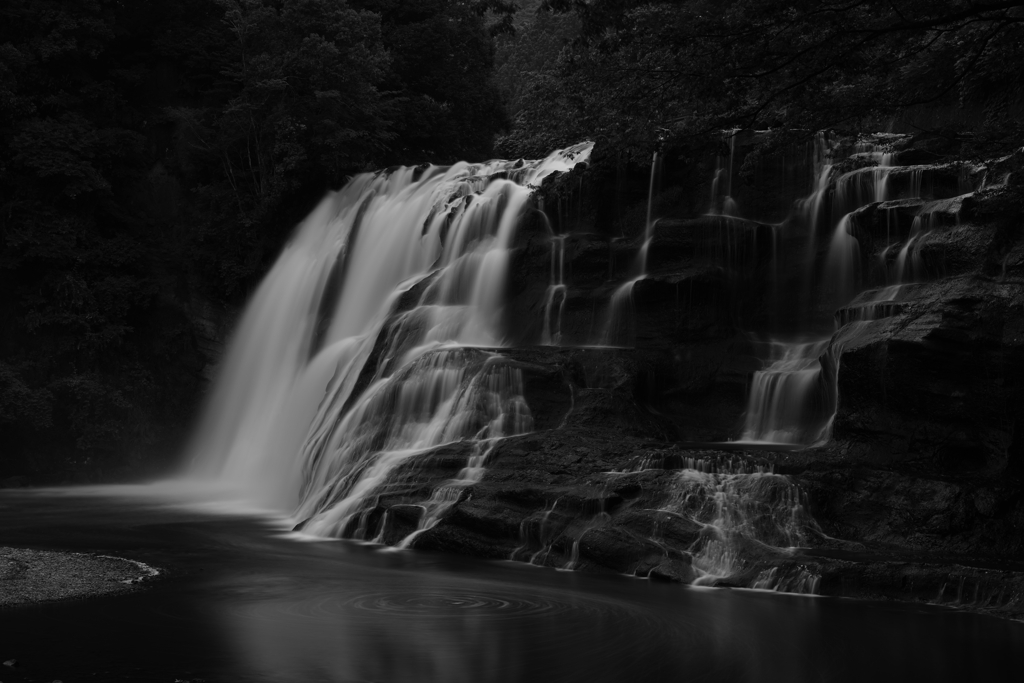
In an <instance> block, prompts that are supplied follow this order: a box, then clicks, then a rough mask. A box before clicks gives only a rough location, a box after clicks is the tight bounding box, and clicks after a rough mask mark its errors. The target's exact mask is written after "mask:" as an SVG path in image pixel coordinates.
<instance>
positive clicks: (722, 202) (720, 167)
mask: <svg viewBox="0 0 1024 683" xmlns="http://www.w3.org/2000/svg"><path fill="white" fill-rule="evenodd" d="M739 132H740V131H739V130H738V129H734V130H728V131H725V132H724V133H723V135H724V136H725V137H726V138H727V139H728V141H729V157H728V158H727V159H726V158H723V157H722V156H719V157H717V159H716V162H715V174H714V176H713V177H712V179H711V207H710V208H709V209H708V213H709V214H711V215H717V216H738V215H739V207H738V206H737V205H736V201H735V200H734V199H733V198H732V177H733V164H734V163H735V160H736V136H737V135H738V134H739Z"/></svg>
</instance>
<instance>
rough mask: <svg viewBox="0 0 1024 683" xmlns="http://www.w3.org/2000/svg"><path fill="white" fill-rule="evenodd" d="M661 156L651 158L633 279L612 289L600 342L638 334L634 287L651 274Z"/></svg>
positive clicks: (628, 340) (629, 339)
mask: <svg viewBox="0 0 1024 683" xmlns="http://www.w3.org/2000/svg"><path fill="white" fill-rule="evenodd" d="M659 162H660V159H659V156H658V152H657V151H655V152H654V156H653V157H652V158H651V177H650V181H649V184H648V188H647V221H646V223H645V224H644V241H643V243H642V244H641V245H640V251H639V252H637V256H636V261H635V263H634V265H633V267H632V268H631V269H630V279H629V280H627V281H626V282H625V283H623V284H622V285H620V286H619V287H618V288H616V290H615V291H614V292H613V293H612V296H611V299H610V300H609V301H608V310H607V312H606V313H605V318H604V324H603V325H602V327H601V334H600V336H599V337H598V345H600V346H631V345H632V343H633V340H634V338H635V337H636V329H635V326H636V321H635V310H634V307H633V287H634V286H635V285H636V283H637V282H640V281H641V280H643V279H644V277H646V275H647V252H648V251H649V250H650V247H651V242H652V241H653V239H654V228H655V225H656V224H657V220H656V219H655V218H654V216H653V211H654V190H655V181H656V179H657V174H658V165H659Z"/></svg>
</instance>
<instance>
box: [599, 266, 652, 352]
mask: <svg viewBox="0 0 1024 683" xmlns="http://www.w3.org/2000/svg"><path fill="white" fill-rule="evenodd" d="M642 279H643V278H642V277H637V278H634V279H632V280H630V281H629V282H626V283H625V284H622V285H620V286H619V287H618V288H617V289H616V290H615V291H614V292H612V297H611V299H610V300H609V301H608V311H607V312H606V313H605V319H604V323H603V324H602V326H601V335H600V337H599V338H598V344H599V345H600V346H611V347H628V346H632V345H633V340H634V339H636V319H635V311H634V308H633V286H634V285H636V283H637V282H639V281H640V280H642Z"/></svg>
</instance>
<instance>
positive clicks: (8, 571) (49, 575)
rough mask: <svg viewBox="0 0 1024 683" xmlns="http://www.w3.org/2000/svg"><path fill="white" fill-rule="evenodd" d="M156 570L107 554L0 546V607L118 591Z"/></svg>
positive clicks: (156, 573) (142, 579)
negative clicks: (85, 553)
mask: <svg viewBox="0 0 1024 683" xmlns="http://www.w3.org/2000/svg"><path fill="white" fill-rule="evenodd" d="M159 573H160V572H159V571H158V570H156V569H154V568H152V567H150V566H149V565H146V564H143V563H142V562H136V561H134V560H127V559H124V558H121V557H113V556H110V555H84V554H81V553H70V552H60V551H54V550H28V549H25V548H3V547H0V607H6V606H10V605H17V604H23V603H30V602H46V601H49V600H64V599H67V598H83V597H87V596H91V595H105V594H110V593H121V592H124V591H128V590H132V589H133V588H135V587H137V586H138V585H139V584H140V583H142V582H143V581H146V580H147V579H151V578H152V577H155V576H156V575H158V574H159Z"/></svg>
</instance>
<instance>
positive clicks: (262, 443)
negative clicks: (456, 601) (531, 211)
mask: <svg viewBox="0 0 1024 683" xmlns="http://www.w3.org/2000/svg"><path fill="white" fill-rule="evenodd" d="M592 147H593V145H592V143H582V144H579V145H575V146H573V147H569V148H567V149H564V150H559V151H557V152H554V153H553V154H551V155H549V156H548V157H547V158H545V159H543V160H539V161H522V160H520V161H515V162H508V161H491V162H487V163H483V164H468V163H459V164H455V165H453V166H449V167H439V166H427V167H402V168H398V169H395V170H393V171H389V172H380V173H372V174H370V173H367V174H362V175H359V176H357V177H356V178H354V179H352V180H351V181H350V182H349V183H348V184H347V185H346V186H345V187H344V188H343V189H342V190H340V191H339V192H336V193H332V194H330V195H329V196H327V197H326V198H325V199H324V200H323V201H322V202H321V203H320V205H319V206H318V207H317V208H316V209H315V210H314V211H313V212H312V213H311V214H310V215H309V216H308V217H307V218H306V219H305V220H304V221H303V222H302V224H300V225H299V226H298V228H297V229H296V231H295V234H294V236H293V237H292V239H291V240H290V241H289V243H288V244H287V245H286V246H285V248H284V250H283V252H282V254H281V256H280V257H279V258H278V260H277V262H276V263H275V264H274V266H273V268H272V269H271V271H270V272H269V273H268V274H267V276H266V277H265V278H264V280H263V282H262V283H261V285H260V286H259V288H258V290H257V291H256V293H255V295H254V296H253V298H252V300H251V301H250V303H249V304H248V306H247V308H246V310H245V312H244V314H243V316H242V319H241V323H240V324H239V326H238V329H237V330H236V332H235V334H234V337H233V339H232V340H231V342H230V345H229V348H228V351H227V354H226V357H225V360H224V363H223V365H222V369H221V372H220V376H219V377H218V379H217V381H216V383H215V385H214V388H213V391H212V396H211V399H210V401H209V404H208V405H207V406H206V409H205V412H204V415H203V417H202V420H201V423H200V427H199V429H198V430H197V435H196V437H195V439H194V442H193V444H192V445H191V448H190V452H191V455H192V458H191V460H192V463H193V464H192V467H193V470H194V471H195V472H196V473H198V474H201V475H205V476H212V477H219V478H221V479H223V480H225V481H226V482H230V483H233V484H236V485H238V486H241V487H243V488H244V489H246V490H247V491H248V492H249V493H250V494H251V495H254V496H258V497H259V498H261V499H262V500H264V501H266V502H267V503H269V504H272V505H275V506H278V507H284V508H288V509H293V510H296V512H295V515H296V519H297V520H298V521H300V522H301V524H302V525H303V527H304V529H305V530H307V531H309V532H312V533H319V534H325V535H336V534H339V533H344V532H345V530H346V528H347V526H348V525H350V524H353V523H355V522H354V520H358V518H359V516H360V513H362V512H364V511H365V508H366V506H367V505H369V501H371V500H372V499H373V497H374V496H376V495H379V491H380V490H381V488H382V487H384V486H385V485H386V484H387V481H388V477H389V475H390V474H391V473H392V472H393V471H394V469H395V468H396V467H399V466H400V465H401V464H402V463H403V462H405V461H407V460H409V459H410V458H413V457H415V456H416V455H418V454H421V453H423V452H425V451H426V450H429V449H430V448H432V447H434V446H437V445H440V444H443V443H447V442H451V441H457V440H462V439H468V440H473V441H480V442H483V441H486V440H490V439H495V438H499V437H502V436H507V435H509V434H517V433H522V432H524V431H528V430H530V429H532V417H531V415H530V412H529V407H528V406H527V405H526V402H525V400H524V399H523V397H522V378H521V376H520V374H519V370H518V369H516V368H514V367H512V366H511V365H509V364H508V363H506V362H505V361H504V359H503V357H502V356H501V355H500V354H498V353H496V352H495V351H494V349H496V348H500V347H501V346H502V345H503V342H504V339H505V335H506V331H505V321H504V319H503V314H502V311H503V306H504V296H505V291H504V289H505V282H506V280H507V277H508V266H509V250H510V247H511V245H512V240H513V237H514V235H515V232H516V229H517V226H518V224H519V221H520V217H521V215H522V214H523V213H524V211H525V210H526V209H527V208H528V205H529V204H530V203H531V195H532V193H533V191H534V189H535V188H537V187H539V185H540V184H541V183H542V182H543V181H544V179H545V178H546V177H548V176H549V175H551V174H552V173H557V172H565V171H568V170H570V169H572V168H573V167H574V166H575V165H576V164H579V163H583V162H586V161H587V160H588V159H589V156H590V153H591V150H592ZM479 466H480V465H479V463H478V464H477V465H473V464H472V463H470V464H468V467H469V469H470V470H471V471H470V472H469V473H467V474H466V476H465V477H462V478H461V479H460V481H468V480H470V479H472V476H475V474H474V473H473V472H472V470H474V469H476V468H478V467H479ZM429 507H430V506H429V505H426V504H425V509H427V508H429ZM428 516H429V514H428Z"/></svg>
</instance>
